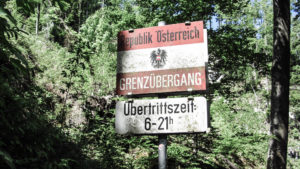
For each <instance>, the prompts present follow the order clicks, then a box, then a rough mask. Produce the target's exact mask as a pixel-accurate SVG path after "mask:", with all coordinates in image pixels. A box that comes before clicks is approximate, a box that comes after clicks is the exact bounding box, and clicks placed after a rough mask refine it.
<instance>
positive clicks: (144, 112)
mask: <svg viewBox="0 0 300 169" xmlns="http://www.w3.org/2000/svg"><path fill="white" fill-rule="evenodd" d="M115 128H116V132H117V133H119V134H167V133H170V134H171V133H196V132H205V131H207V130H208V112H207V101H206V99H205V98H204V97H195V98H168V99H152V100H134V101H120V102H117V105H116V122H115Z"/></svg>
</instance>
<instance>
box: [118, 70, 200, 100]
mask: <svg viewBox="0 0 300 169" xmlns="http://www.w3.org/2000/svg"><path fill="white" fill-rule="evenodd" d="M150 78H151V80H150ZM146 79H147V80H146ZM188 90H192V91H199V90H202V91H203V90H206V72H205V67H196V68H182V69H168V70H156V71H147V72H134V73H118V74H117V94H118V95H128V94H147V93H164V92H183V91H188Z"/></svg>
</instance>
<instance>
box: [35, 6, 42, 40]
mask: <svg viewBox="0 0 300 169" xmlns="http://www.w3.org/2000/svg"><path fill="white" fill-rule="evenodd" d="M40 11H41V4H40V3H38V5H37V18H36V22H35V34H36V35H38V34H39V24H40V13H41V12H40Z"/></svg>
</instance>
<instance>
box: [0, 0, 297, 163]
mask: <svg viewBox="0 0 300 169" xmlns="http://www.w3.org/2000/svg"><path fill="white" fill-rule="evenodd" d="M0 4H1V5H0V38H1V41H0V42H1V43H0V66H1V67H0V68H1V69H0V95H1V97H0V133H1V134H0V168H95V169H96V168H157V165H158V164H157V157H158V155H157V144H158V140H157V137H156V136H121V135H118V134H116V133H115V131H114V111H115V110H114V108H115V104H116V101H117V100H119V99H124V98H119V97H118V96H115V74H116V43H117V38H116V37H117V33H118V32H119V31H121V30H128V29H130V28H134V29H135V28H142V27H148V26H154V25H156V24H157V22H158V21H161V20H164V21H166V22H167V23H168V24H172V23H180V22H185V21H187V20H190V21H196V20H204V21H205V24H206V26H207V27H208V25H209V27H208V28H207V29H208V40H209V42H208V44H209V76H210V84H209V93H208V94H207V95H206V96H207V98H208V100H209V101H210V103H211V109H210V113H211V131H210V132H209V133H206V134H204V133H201V134H190V135H170V136H168V150H167V151H168V164H169V167H170V168H264V166H265V162H266V154H267V144H268V138H269V137H268V129H269V121H268V116H269V113H270V106H269V105H270V103H269V102H270V101H269V97H270V82H269V81H270V76H269V73H270V65H271V64H270V61H271V55H272V26H270V25H272V5H271V1H269V0H261V1H249V0H243V1H235V0H230V1H209V2H208V1H185V0H176V1H173V0H172V1H171V0H164V1H162V0H151V1H150V0H146V1H140V0H128V1H123V0H114V1H102V0H101V1H100V0H93V1H88V0H79V1H76V0H63V1H59V0H47V1H44V0H20V1H19V0H17V1H14V0H10V1H8V0H4V1H1V2H0ZM38 4H40V5H41V9H40V21H39V23H38V25H39V33H38V35H36V33H35V28H36V24H37V20H38V15H37V13H36V11H37V9H36V7H37V5H38ZM294 6H295V11H297V9H298V7H299V5H298V1H296V2H295V5H294ZM292 25H293V27H292V32H291V34H292V36H291V37H292V42H291V50H292V51H291V52H292V74H291V94H290V101H291V103H290V105H291V107H290V111H291V116H292V117H295V118H292V120H291V124H290V138H289V140H290V141H289V148H290V150H291V152H292V153H290V154H291V155H290V156H289V164H288V166H289V167H290V168H296V166H297V165H299V160H297V159H295V158H294V157H293V152H297V151H298V152H299V150H297V147H299V105H298V103H299V98H300V94H299V70H300V68H299V53H300V52H299V38H298V36H297V33H298V32H299V26H300V24H299V19H297V17H295V19H293V20H292ZM294 154H295V153H294Z"/></svg>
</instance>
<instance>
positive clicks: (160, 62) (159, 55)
mask: <svg viewBox="0 0 300 169" xmlns="http://www.w3.org/2000/svg"><path fill="white" fill-rule="evenodd" d="M150 59H151V65H152V66H153V67H154V68H161V67H163V66H164V65H165V64H166V61H167V52H166V51H165V50H162V49H159V48H158V49H157V50H154V51H152V52H151V56H150Z"/></svg>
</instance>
